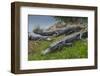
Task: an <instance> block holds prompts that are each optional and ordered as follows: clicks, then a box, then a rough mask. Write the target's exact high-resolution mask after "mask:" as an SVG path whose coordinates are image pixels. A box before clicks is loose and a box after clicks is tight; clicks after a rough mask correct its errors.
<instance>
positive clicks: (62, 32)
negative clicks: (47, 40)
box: [34, 26, 84, 36]
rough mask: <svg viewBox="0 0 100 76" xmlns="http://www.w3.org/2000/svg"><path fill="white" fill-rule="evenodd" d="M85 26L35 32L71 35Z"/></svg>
mask: <svg viewBox="0 0 100 76" xmlns="http://www.w3.org/2000/svg"><path fill="white" fill-rule="evenodd" d="M83 28H84V27H83V26H73V27H66V28H62V29H60V30H55V31H48V32H34V33H36V34H39V35H42V36H59V35H63V34H67V35H69V34H71V33H74V32H79V31H80V30H82V29H83Z"/></svg>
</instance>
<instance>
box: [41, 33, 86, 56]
mask: <svg viewBox="0 0 100 76" xmlns="http://www.w3.org/2000/svg"><path fill="white" fill-rule="evenodd" d="M84 34H86V31H85V32H75V33H74V34H71V35H69V36H66V37H65V38H63V39H61V40H60V41H58V42H54V43H53V44H51V45H50V46H49V48H47V49H46V50H44V51H42V54H43V55H45V54H47V53H49V52H52V51H55V50H56V49H58V48H60V47H62V46H64V45H71V44H72V42H73V41H75V40H79V39H81V38H82V36H83V35H84Z"/></svg>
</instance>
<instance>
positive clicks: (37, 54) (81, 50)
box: [28, 36, 88, 60]
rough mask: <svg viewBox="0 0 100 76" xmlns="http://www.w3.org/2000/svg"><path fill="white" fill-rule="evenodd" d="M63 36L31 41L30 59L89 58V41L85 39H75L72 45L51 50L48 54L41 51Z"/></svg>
mask: <svg viewBox="0 0 100 76" xmlns="http://www.w3.org/2000/svg"><path fill="white" fill-rule="evenodd" d="M61 38H63V36H61V37H56V38H53V40H52V41H44V40H42V41H29V44H30V45H31V47H30V46H29V50H31V51H30V53H29V54H28V60H53V59H76V58H77V59H78V58H87V56H88V52H87V49H88V48H87V41H86V40H85V41H84V40H78V41H75V42H74V43H73V44H72V46H63V47H61V48H60V49H57V50H55V52H51V53H49V54H46V55H42V54H41V52H42V51H43V50H45V49H46V48H48V47H49V45H50V44H51V43H52V42H54V41H56V40H59V39H61Z"/></svg>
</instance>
